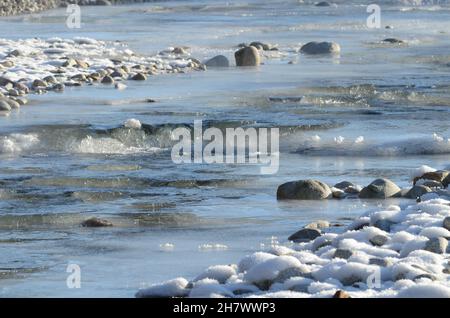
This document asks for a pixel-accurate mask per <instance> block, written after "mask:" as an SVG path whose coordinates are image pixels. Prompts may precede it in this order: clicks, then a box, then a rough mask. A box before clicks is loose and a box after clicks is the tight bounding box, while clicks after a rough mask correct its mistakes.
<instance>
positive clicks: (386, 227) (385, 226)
mask: <svg viewBox="0 0 450 318" xmlns="http://www.w3.org/2000/svg"><path fill="white" fill-rule="evenodd" d="M393 224H395V223H394V222H392V221H389V220H386V219H381V220H378V221H376V222H375V224H374V225H373V226H375V227H377V228H379V229H380V230H383V231H385V232H390V231H391V226H392V225H393Z"/></svg>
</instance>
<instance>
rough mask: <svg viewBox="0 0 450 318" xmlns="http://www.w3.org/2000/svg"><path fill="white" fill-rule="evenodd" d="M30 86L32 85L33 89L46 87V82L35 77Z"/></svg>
mask: <svg viewBox="0 0 450 318" xmlns="http://www.w3.org/2000/svg"><path fill="white" fill-rule="evenodd" d="M31 87H33V89H39V88H47V83H46V82H45V81H43V80H40V79H37V80H34V82H33V84H31Z"/></svg>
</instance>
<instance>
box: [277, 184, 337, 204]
mask: <svg viewBox="0 0 450 318" xmlns="http://www.w3.org/2000/svg"><path fill="white" fill-rule="evenodd" d="M331 197H332V193H331V189H330V187H329V186H328V185H326V184H325V183H323V182H320V181H317V180H300V181H292V182H287V183H284V184H282V185H280V186H279V187H278V190H277V199H278V200H283V199H287V200H289V199H291V200H323V199H329V198H331Z"/></svg>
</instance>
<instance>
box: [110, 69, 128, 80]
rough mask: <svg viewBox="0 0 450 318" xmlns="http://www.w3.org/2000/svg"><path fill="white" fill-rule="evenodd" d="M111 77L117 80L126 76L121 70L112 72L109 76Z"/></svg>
mask: <svg viewBox="0 0 450 318" xmlns="http://www.w3.org/2000/svg"><path fill="white" fill-rule="evenodd" d="M109 76H111V77H119V78H125V77H126V76H127V74H126V73H125V72H124V71H122V70H114V72H112V73H111V74H109Z"/></svg>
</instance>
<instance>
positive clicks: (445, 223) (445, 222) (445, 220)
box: [443, 216, 450, 231]
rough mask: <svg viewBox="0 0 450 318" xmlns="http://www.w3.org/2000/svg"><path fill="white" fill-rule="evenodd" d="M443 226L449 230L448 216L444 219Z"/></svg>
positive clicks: (449, 221)
mask: <svg viewBox="0 0 450 318" xmlns="http://www.w3.org/2000/svg"><path fill="white" fill-rule="evenodd" d="M443 227H444V228H446V229H447V230H449V231H450V216H447V217H446V218H445V219H444V222H443Z"/></svg>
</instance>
